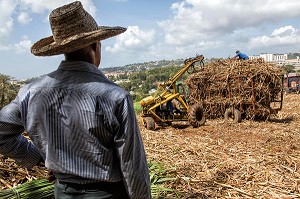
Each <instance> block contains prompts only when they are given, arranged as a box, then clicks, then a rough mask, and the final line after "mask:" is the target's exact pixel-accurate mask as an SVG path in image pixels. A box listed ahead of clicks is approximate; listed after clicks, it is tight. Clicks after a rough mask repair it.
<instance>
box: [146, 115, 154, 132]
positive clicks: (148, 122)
mask: <svg viewBox="0 0 300 199" xmlns="http://www.w3.org/2000/svg"><path fill="white" fill-rule="evenodd" d="M143 121H144V126H145V127H146V129H148V130H152V131H153V130H155V121H154V119H153V118H152V117H145V118H144V119H143Z"/></svg>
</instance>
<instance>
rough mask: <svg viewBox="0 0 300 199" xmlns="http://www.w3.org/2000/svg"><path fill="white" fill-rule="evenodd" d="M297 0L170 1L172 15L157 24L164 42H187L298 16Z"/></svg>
mask: <svg viewBox="0 0 300 199" xmlns="http://www.w3.org/2000/svg"><path fill="white" fill-rule="evenodd" d="M299 9H300V1H298V0H291V1H282V0H272V1H264V2H262V1H261V0H252V1H251V2H249V3H248V2H245V1H243V0H226V1H225V0H213V1H199V0H183V1H180V2H177V3H174V4H172V6H171V11H172V13H173V14H172V16H171V17H170V18H169V19H167V20H164V21H160V22H159V23H158V24H159V26H160V27H161V28H162V29H163V30H164V32H165V41H166V43H168V44H173V45H186V44H191V43H193V42H194V41H195V40H197V41H199V40H209V39H212V38H216V37H219V36H224V35H230V34H232V33H234V31H237V30H240V29H244V28H249V27H258V26H262V25H264V24H265V23H266V22H267V23H268V22H270V21H273V22H274V21H281V20H284V19H288V18H291V17H297V16H300V12H299Z"/></svg>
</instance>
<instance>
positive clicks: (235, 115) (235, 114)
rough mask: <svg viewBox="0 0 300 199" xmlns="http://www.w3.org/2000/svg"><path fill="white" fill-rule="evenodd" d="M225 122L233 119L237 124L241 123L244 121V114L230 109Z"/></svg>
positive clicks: (226, 113)
mask: <svg viewBox="0 0 300 199" xmlns="http://www.w3.org/2000/svg"><path fill="white" fill-rule="evenodd" d="M224 117H225V120H230V119H232V120H233V121H234V122H236V123H240V122H241V121H242V114H241V112H240V111H239V110H238V109H234V108H228V109H226V111H225V114H224Z"/></svg>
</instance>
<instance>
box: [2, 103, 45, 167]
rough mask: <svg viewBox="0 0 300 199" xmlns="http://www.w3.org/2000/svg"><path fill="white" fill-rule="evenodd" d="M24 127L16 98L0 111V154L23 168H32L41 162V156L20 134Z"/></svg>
mask: <svg viewBox="0 0 300 199" xmlns="http://www.w3.org/2000/svg"><path fill="white" fill-rule="evenodd" d="M23 132H24V127H23V124H22V120H21V113H20V110H19V106H18V98H16V99H15V100H14V101H12V102H11V103H10V104H8V105H7V106H5V107H4V108H3V109H2V110H1V111H0V154H2V155H4V156H6V157H10V158H13V159H14V160H16V162H17V163H18V164H20V165H22V166H24V167H27V168H32V167H33V166H35V165H36V164H38V163H39V162H40V160H41V155H40V154H39V152H38V150H37V149H36V147H35V146H34V144H33V143H32V142H30V141H28V140H27V139H26V138H25V137H24V136H23V135H22V133H23Z"/></svg>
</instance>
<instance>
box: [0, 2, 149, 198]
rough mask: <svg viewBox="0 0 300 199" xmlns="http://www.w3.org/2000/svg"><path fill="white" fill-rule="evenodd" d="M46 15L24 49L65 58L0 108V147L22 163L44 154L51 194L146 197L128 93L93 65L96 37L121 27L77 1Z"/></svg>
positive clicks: (29, 164) (144, 162)
mask: <svg viewBox="0 0 300 199" xmlns="http://www.w3.org/2000/svg"><path fill="white" fill-rule="evenodd" d="M49 18H50V24H51V29H52V33H53V36H50V37H47V38H44V39H41V40H40V41H38V42H36V43H35V44H34V45H33V46H32V48H31V52H32V53H33V54H34V55H37V56H51V55H58V54H64V55H65V60H64V61H62V62H61V64H60V65H59V67H58V69H57V70H55V71H54V72H52V73H50V74H48V75H47V76H45V77H42V78H40V79H39V80H37V81H35V82H33V83H30V84H28V85H26V86H24V87H22V88H21V89H20V91H19V93H18V95H17V97H16V98H15V99H14V100H13V101H12V102H11V103H10V104H8V105H7V106H5V107H4V108H3V109H2V110H1V112H0V153H2V154H4V155H5V156H8V157H11V158H14V159H15V160H16V161H17V163H19V164H21V165H23V166H26V167H28V168H31V167H33V166H34V165H37V164H39V163H40V162H41V161H43V160H45V166H46V167H47V168H48V169H49V170H50V171H52V172H53V174H54V175H55V177H56V179H57V180H56V183H55V197H56V198H80V199H84V198H139V199H140V198H151V193H150V179H149V171H148V166H147V160H146V155H145V151H144V146H143V143H142V138H141V135H140V131H139V127H138V123H137V120H136V116H135V112H134V109H133V104H132V100H131V98H130V96H129V94H128V93H127V92H126V91H124V90H123V89H122V88H120V87H119V86H117V85H116V84H114V83H113V82H111V81H110V80H109V79H107V78H106V77H105V76H104V75H103V74H102V73H101V72H100V70H99V69H98V66H99V64H100V48H101V45H100V44H101V43H100V41H101V40H104V39H107V38H109V37H113V36H116V35H118V34H121V33H123V32H125V31H126V29H125V28H122V27H103V26H98V25H97V23H96V22H95V20H94V19H93V18H92V16H91V15H90V14H89V13H88V12H86V11H85V10H84V9H83V7H82V4H81V3H80V2H79V1H76V2H73V3H71V4H67V5H64V6H62V7H59V8H57V9H55V10H53V11H52V12H51V14H50V16H49ZM24 131H26V132H27V133H28V135H29V137H30V139H31V141H32V142H31V141H28V140H27V139H26V138H25V137H24V136H23V135H22V132H24Z"/></svg>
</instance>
